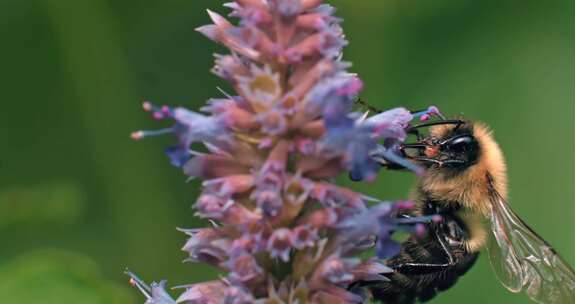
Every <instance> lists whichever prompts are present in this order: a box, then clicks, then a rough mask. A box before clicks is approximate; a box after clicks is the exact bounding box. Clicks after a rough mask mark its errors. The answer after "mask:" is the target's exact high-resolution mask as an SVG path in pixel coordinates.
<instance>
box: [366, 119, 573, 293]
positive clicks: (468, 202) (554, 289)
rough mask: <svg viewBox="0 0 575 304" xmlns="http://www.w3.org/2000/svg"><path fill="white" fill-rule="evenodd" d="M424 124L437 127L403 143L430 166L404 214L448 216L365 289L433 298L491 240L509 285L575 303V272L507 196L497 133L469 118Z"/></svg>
mask: <svg viewBox="0 0 575 304" xmlns="http://www.w3.org/2000/svg"><path fill="white" fill-rule="evenodd" d="M422 126H431V128H430V129H429V136H427V137H425V138H421V136H420V134H419V133H416V134H417V135H418V140H419V141H418V142H416V143H413V144H403V146H402V148H401V152H402V153H403V154H404V155H403V156H404V157H406V158H408V159H410V160H412V161H414V162H415V163H416V164H417V165H420V166H423V167H425V168H426V170H425V173H424V174H423V175H422V176H420V178H419V180H418V183H417V186H416V187H415V191H414V197H413V199H414V201H415V203H416V208H414V209H412V210H410V211H409V212H408V213H406V214H398V215H397V216H398V217H400V218H401V217H412V216H425V215H435V214H439V215H441V216H442V218H443V220H442V221H439V222H432V223H430V224H429V225H428V227H427V229H426V230H427V231H426V232H425V233H424V234H422V235H413V236H411V237H410V238H409V239H408V240H407V241H405V242H404V243H403V244H402V245H401V250H400V253H399V254H398V255H396V256H395V257H392V258H391V259H389V260H387V261H386V263H387V265H388V266H390V267H391V268H392V269H393V270H394V272H393V273H391V274H388V278H389V281H387V282H381V283H365V284H364V285H363V286H360V287H361V288H362V289H361V290H359V291H360V292H362V294H365V293H366V291H367V297H372V298H373V299H375V300H379V301H381V302H383V303H385V304H412V303H416V302H426V301H428V300H430V299H432V298H433V297H435V296H436V295H437V293H439V292H441V291H445V290H447V289H449V288H450V287H452V286H453V285H454V284H455V283H456V282H457V281H458V279H459V278H460V277H461V276H462V275H464V274H465V273H466V272H467V271H468V270H469V269H470V268H471V267H472V266H473V264H474V263H475V261H476V260H477V258H478V256H479V251H480V250H481V249H482V248H484V247H487V249H488V253H489V258H490V261H491V264H492V266H493V269H494V270H495V273H496V275H497V277H498V278H499V280H500V281H501V283H502V284H503V285H504V286H505V287H506V288H507V289H508V290H509V291H511V292H521V291H523V292H525V293H526V294H527V295H528V296H529V298H531V299H532V300H534V301H535V302H537V303H549V304H575V271H573V269H572V268H571V267H570V266H569V265H568V264H567V263H566V262H565V260H563V258H561V257H560V256H559V255H558V254H557V252H556V251H555V250H554V249H553V248H552V247H551V246H550V245H549V244H548V243H547V242H546V241H545V240H544V239H542V238H541V237H540V236H539V235H538V234H537V233H535V231H533V229H531V228H530V227H529V226H528V225H527V224H526V223H525V222H524V221H523V220H522V219H521V218H520V217H519V216H518V215H517V214H516V213H515V212H514V211H513V210H512V209H511V208H510V206H509V204H508V203H507V176H506V166H505V161H504V158H503V154H502V152H501V150H500V148H499V146H498V145H497V143H496V142H495V140H494V139H493V137H492V135H491V132H490V131H489V130H488V129H487V128H486V127H485V126H484V125H482V124H480V123H475V122H470V121H465V120H442V121H439V122H432V123H428V124H422V125H419V126H417V127H422ZM414 128H416V127H414ZM380 159H381V160H382V165H388V163H386V160H385V159H384V158H380ZM388 167H389V168H394V166H388ZM486 222H487V223H490V229H489V230H488V229H486V227H485V225H484V224H485V223H486Z"/></svg>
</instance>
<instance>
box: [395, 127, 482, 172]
mask: <svg viewBox="0 0 575 304" xmlns="http://www.w3.org/2000/svg"><path fill="white" fill-rule="evenodd" d="M402 151H403V153H404V154H405V156H406V157H407V158H409V159H411V160H413V161H414V162H416V163H417V164H419V165H421V166H423V167H426V168H429V169H440V170H442V171H446V172H451V173H458V172H462V171H464V170H465V169H467V168H469V167H471V166H473V165H475V164H476V163H477V162H478V160H479V157H480V154H481V149H480V144H479V141H478V139H477V138H476V136H475V133H474V126H473V124H472V123H471V122H467V121H464V120H452V121H445V122H443V123H438V124H436V125H432V126H430V129H429V135H428V136H426V137H423V138H420V139H419V140H418V141H417V142H415V143H411V144H404V145H403V147H402Z"/></svg>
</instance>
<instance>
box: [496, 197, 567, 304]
mask: <svg viewBox="0 0 575 304" xmlns="http://www.w3.org/2000/svg"><path fill="white" fill-rule="evenodd" d="M491 230H492V235H491V238H490V242H489V245H488V251H489V259H490V261H491V265H492V266H493V268H494V270H495V272H496V274H497V276H498V278H499V280H500V281H501V282H502V283H503V285H505V287H507V289H509V290H510V291H512V292H520V291H524V292H525V293H526V294H527V295H528V296H529V298H531V299H532V300H534V301H535V302H537V303H545V304H568V303H575V272H574V271H573V269H571V267H569V265H568V264H567V263H565V261H564V260H563V259H562V258H561V257H560V256H559V255H558V254H557V253H556V252H555V250H554V249H553V248H551V246H549V244H547V242H545V240H543V239H542V238H541V237H539V235H537V233H535V232H534V231H533V230H532V229H531V228H529V226H527V225H526V224H525V222H523V221H522V220H521V218H519V216H517V214H515V212H513V210H511V208H510V207H509V205H508V204H507V202H505V200H504V199H503V198H501V197H500V196H498V197H497V198H496V199H493V202H492V213H491Z"/></svg>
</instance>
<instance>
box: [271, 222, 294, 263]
mask: <svg viewBox="0 0 575 304" xmlns="http://www.w3.org/2000/svg"><path fill="white" fill-rule="evenodd" d="M292 247H293V235H292V233H291V231H290V230H289V229H286V228H280V229H277V230H276V231H274V232H273V233H272V235H271V236H270V238H269V241H268V246H267V249H268V251H269V252H270V256H271V257H273V258H280V259H281V260H282V261H284V262H288V261H289V254H290V251H291V249H292Z"/></svg>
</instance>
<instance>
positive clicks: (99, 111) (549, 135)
mask: <svg viewBox="0 0 575 304" xmlns="http://www.w3.org/2000/svg"><path fill="white" fill-rule="evenodd" d="M222 2H223V1H208V0H122V1H113V0H28V1H23V0H0V33H2V35H1V37H2V39H1V43H2V44H1V46H0V66H1V67H2V73H0V78H1V81H0V83H1V84H2V85H1V86H0V88H1V91H0V98H1V99H2V102H1V103H2V107H1V110H0V135H1V136H2V146H1V149H0V156H1V157H0V240H1V245H0V302H2V303H141V302H143V299H142V297H141V296H140V295H139V294H137V292H136V291H135V290H132V289H131V288H129V286H128V284H127V279H126V277H125V276H124V275H123V274H122V272H123V270H124V268H125V267H129V268H131V269H132V270H134V271H136V272H137V273H139V274H141V275H142V276H143V278H144V279H146V280H151V279H161V278H165V279H168V280H169V284H170V285H180V284H184V283H188V282H195V281H198V280H204V279H208V278H213V277H215V273H213V272H212V271H211V270H210V269H209V268H207V267H205V266H202V265H197V264H182V262H181V261H182V260H183V259H184V257H185V255H184V253H183V252H181V251H180V247H181V246H182V245H183V243H184V239H185V238H184V236H183V234H182V233H179V232H177V231H176V230H175V228H176V227H196V226H198V225H202V224H203V223H201V222H200V221H198V220H197V219H195V218H194V217H193V211H192V210H191V209H190V206H191V204H192V203H193V201H194V198H195V196H196V194H197V189H198V185H197V183H189V184H186V183H185V182H184V180H185V178H184V176H182V174H181V173H180V172H179V170H176V169H175V168H173V167H171V166H170V165H169V163H168V162H167V159H166V157H165V156H164V155H163V152H162V151H163V148H164V147H165V146H166V145H167V144H168V143H169V142H170V139H169V138H161V139H160V138H158V139H152V140H147V141H144V142H138V143H136V142H133V141H131V140H130V139H129V134H130V132H131V131H133V130H135V129H139V128H154V127H156V126H157V124H156V123H155V122H153V121H152V120H150V119H148V117H147V115H146V114H145V113H143V111H141V109H140V104H141V101H143V100H148V99H149V100H153V101H155V102H157V103H169V104H181V105H187V106H189V107H191V108H197V107H198V106H199V105H200V104H201V103H203V102H204V101H205V100H206V99H207V98H209V97H211V96H217V95H218V94H219V93H218V92H217V90H216V86H222V85H223V82H222V81H220V80H219V79H217V78H216V77H215V76H213V75H211V74H209V72H208V70H209V69H210V67H211V65H212V55H211V53H212V52H214V51H222V50H221V48H219V47H217V46H216V45H214V44H213V43H211V42H209V41H207V40H206V39H204V38H203V37H201V36H200V35H199V34H198V33H196V32H194V28H195V27H197V26H199V25H202V24H205V23H207V22H208V20H207V16H206V13H205V10H204V9H205V8H212V9H215V10H216V11H219V12H225V10H224V9H222V7H221V6H220V4H221V3H222ZM330 2H331V3H332V4H334V5H336V6H337V7H338V9H339V11H338V14H339V16H341V17H343V18H344V19H345V22H344V27H345V30H346V33H347V36H348V39H349V40H350V42H351V44H350V45H349V47H347V49H346V51H345V59H346V60H349V61H352V62H353V63H354V67H353V71H354V72H357V73H359V74H360V76H361V77H362V78H363V80H364V81H365V83H366V89H365V91H364V93H363V95H362V97H363V99H365V100H367V101H368V102H369V103H371V104H373V105H374V106H377V107H380V108H389V107H395V106H400V105H402V106H407V107H409V108H421V107H424V106H426V105H429V104H434V105H437V106H438V107H440V109H442V110H443V112H445V113H447V114H450V115H457V114H461V113H463V114H465V115H466V116H468V117H471V118H474V119H479V120H482V121H484V122H486V123H488V124H489V125H491V126H492V127H493V129H494V130H495V131H496V137H497V139H498V140H499V142H500V143H501V146H502V147H503V150H504V151H505V154H506V156H507V159H508V162H509V175H510V183H511V202H512V204H513V205H514V207H515V209H516V210H517V211H518V213H519V214H521V215H522V216H523V217H524V218H525V219H526V221H527V222H528V223H530V224H531V225H532V226H533V227H534V228H536V230H537V231H539V232H540V233H541V234H542V235H543V236H545V238H547V239H548V240H549V241H550V242H551V243H552V244H554V245H555V247H556V248H557V249H558V250H559V251H560V252H562V253H563V255H564V257H565V259H566V260H567V261H569V262H570V263H571V264H575V234H574V233H573V232H572V231H573V228H572V221H573V219H574V218H573V215H574V214H575V205H574V200H573V197H574V195H575V187H574V186H573V181H575V160H574V159H573V157H572V155H573V152H571V151H572V150H571V149H573V148H575V142H574V141H573V139H574V132H575V126H574V125H573V123H572V121H573V115H574V113H575V104H574V103H573V102H572V100H573V98H575V85H574V80H575V19H573V16H574V15H575V2H573V1H568V0H566V1H545V2H543V1H526V0H523V1H519V0H517V1H513V0H475V1H471V0H435V1H431V0H384V1H382V0H353V1H351V0H339V1H330ZM412 182H413V177H412V176H410V175H409V174H401V173H384V174H383V176H382V177H381V178H380V179H379V180H378V181H377V182H376V183H375V184H369V185H354V187H358V188H360V189H362V190H364V191H366V192H369V193H370V194H373V195H377V196H378V197H381V198H390V199H399V198H405V197H406V194H407V192H408V188H409V184H410V183H412ZM461 302H465V303H527V302H528V301H527V299H526V298H525V297H524V296H521V295H511V294H509V293H508V292H506V291H505V290H504V288H503V287H501V286H500V285H499V284H498V283H497V282H496V281H495V279H494V275H493V273H492V272H491V270H490V268H489V266H488V262H487V259H486V256H485V255H483V257H482V259H481V260H480V262H479V263H478V265H477V266H476V267H474V268H473V270H472V271H471V272H470V273H469V274H468V275H466V276H465V277H464V278H463V279H462V280H461V282H460V283H459V284H458V285H457V286H456V287H455V288H453V289H452V290H450V291H449V292H447V293H445V294H442V295H441V296H439V297H438V298H437V299H436V300H435V301H434V302H433V303H461Z"/></svg>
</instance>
